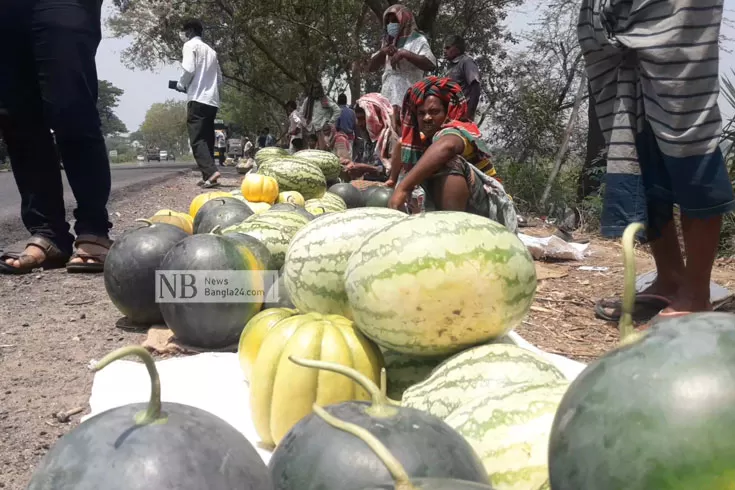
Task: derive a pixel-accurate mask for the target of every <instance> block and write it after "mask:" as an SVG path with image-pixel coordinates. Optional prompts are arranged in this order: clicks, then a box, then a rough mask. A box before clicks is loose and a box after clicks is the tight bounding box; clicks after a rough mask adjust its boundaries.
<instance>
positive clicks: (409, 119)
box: [401, 76, 479, 170]
mask: <svg viewBox="0 0 735 490" xmlns="http://www.w3.org/2000/svg"><path fill="white" fill-rule="evenodd" d="M430 96H434V97H438V98H439V99H441V100H442V101H443V102H444V103H446V104H447V107H448V109H447V120H448V121H447V122H450V121H458V122H461V123H463V124H462V125H463V126H465V125H467V124H471V125H472V126H474V124H473V123H470V122H469V121H468V120H467V99H465V96H464V93H463V92H462V87H460V86H459V84H458V83H457V82H454V81H452V80H451V79H449V78H439V77H434V76H431V77H427V78H424V79H423V80H421V81H419V82H416V83H415V84H414V85H413V87H411V88H410V89H409V90H408V92H406V96H405V97H404V98H403V107H402V108H401V160H402V161H403V164H404V166H405V167H406V170H408V169H410V168H411V167H413V165H415V164H416V162H418V161H419V158H421V155H423V153H424V151H425V150H426V148H427V147H428V146H429V145H430V144H431V141H424V140H423V139H422V138H421V132H420V131H419V124H418V116H417V114H416V112H417V109H418V107H419V106H420V105H422V104H423V103H424V102H425V101H426V98H427V97H430ZM446 124H447V123H445V125H446ZM478 134H479V131H478Z"/></svg>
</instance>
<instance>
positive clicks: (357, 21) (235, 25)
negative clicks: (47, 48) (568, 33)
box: [109, 0, 521, 130]
mask: <svg viewBox="0 0 735 490" xmlns="http://www.w3.org/2000/svg"><path fill="white" fill-rule="evenodd" d="M393 3H396V2H394V1H391V0H335V1H332V2H326V3H325V2H322V1H320V0H285V1H279V2H275V3H273V2H270V3H269V2H260V1H255V0H226V1H220V0H217V1H214V2H204V1H202V0H198V1H183V0H130V1H124V2H123V1H120V0H118V1H117V2H116V4H117V5H118V7H121V8H120V9H119V10H118V12H119V13H117V14H115V15H113V16H112V18H111V19H110V20H109V27H110V28H111V31H112V32H113V34H114V35H115V36H118V37H123V36H130V37H131V38H132V43H131V45H130V47H129V48H128V49H127V50H125V51H124V52H123V61H124V62H125V63H126V64H127V65H128V66H131V67H138V68H143V69H152V68H154V67H155V66H156V65H157V64H158V63H159V62H168V63H170V62H176V61H179V60H180V58H181V41H180V40H179V38H178V31H179V29H180V25H181V22H182V20H183V19H184V18H186V17H198V18H200V19H201V20H202V22H203V23H204V24H205V26H206V32H205V38H206V41H207V42H208V43H210V44H211V45H212V47H213V48H214V49H215V50H216V51H217V53H218V56H219V59H220V63H221V65H222V69H223V73H224V76H225V80H226V83H227V85H228V87H229V89H230V90H228V91H226V92H225V96H224V99H225V101H226V104H225V105H228V104H229V105H230V106H232V105H234V106H237V107H238V114H239V115H238V117H239V118H240V119H241V121H242V124H245V125H247V126H248V127H249V128H250V127H252V128H257V127H261V126H265V125H269V126H271V127H274V126H275V124H273V123H272V121H273V120H278V121H279V122H283V123H285V115H284V109H283V106H284V104H285V102H286V101H288V100H289V99H297V98H298V97H299V95H301V94H303V92H304V89H305V87H306V86H308V85H309V84H310V83H313V82H316V81H320V82H322V81H323V82H326V83H325V85H326V86H325V88H326V89H328V92H329V93H330V94H331V95H332V96H334V95H336V92H337V91H338V90H342V89H344V88H345V87H346V86H349V87H350V92H351V93H352V95H353V98H354V97H356V96H359V95H360V94H361V93H363V92H365V91H375V90H379V88H380V74H379V73H366V72H365V70H364V68H365V66H366V62H367V60H368V59H369V57H370V55H371V54H372V53H373V52H375V50H377V49H378V47H379V45H380V39H381V36H382V15H383V12H384V11H385V9H386V8H387V7H389V6H390V5H391V4H393ZM520 3H521V2H520V0H452V1H449V0H408V1H407V2H406V4H407V5H408V6H409V7H410V8H411V9H412V10H413V12H414V13H415V14H416V17H417V23H418V25H419V28H420V29H422V30H423V31H424V32H425V33H426V34H427V35H428V36H429V37H430V39H431V40H432V45H433V48H434V50H435V54H436V55H437V56H438V57H440V56H441V48H442V42H443V38H444V36H445V35H447V34H450V33H458V34H463V35H464V36H465V37H466V38H467V39H468V41H469V42H470V44H471V45H472V47H473V49H472V51H473V54H474V55H475V56H478V57H479V61H480V62H481V68H482V70H483V75H484V76H485V78H486V80H487V82H486V85H492V86H503V83H502V82H501V80H500V79H501V78H502V77H503V76H504V75H503V74H504V73H505V71H504V70H505V66H504V64H503V63H502V60H503V59H504V58H505V51H504V49H503V44H502V41H505V40H507V39H508V38H509V36H508V32H507V30H506V29H505V27H504V25H503V20H504V19H505V17H506V9H507V8H508V7H510V6H513V5H518V4H520ZM330 89H331V90H330ZM238 98H243V99H246V101H238V100H236V99H238ZM490 98H491V97H490V96H488V99H490ZM229 110H230V109H228V111H229ZM258 118H260V119H258ZM257 120H260V121H262V122H259V123H256V122H255V121H257ZM248 121H250V122H248ZM251 125H254V126H251ZM281 130H282V127H281Z"/></svg>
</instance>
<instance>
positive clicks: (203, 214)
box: [194, 197, 253, 234]
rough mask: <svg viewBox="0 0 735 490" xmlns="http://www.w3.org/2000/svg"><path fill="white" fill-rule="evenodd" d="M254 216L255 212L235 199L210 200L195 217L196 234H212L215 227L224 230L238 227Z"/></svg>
mask: <svg viewBox="0 0 735 490" xmlns="http://www.w3.org/2000/svg"><path fill="white" fill-rule="evenodd" d="M252 215H253V210H252V209H250V206H248V205H247V204H245V203H244V202H242V201H240V200H238V199H235V198H234V197H217V198H215V199H210V200H209V201H207V202H206V203H204V205H203V206H202V207H201V208H200V209H199V211H198V212H197V215H196V216H195V217H194V233H195V234H196V233H210V232H211V231H212V230H213V229H214V228H215V227H217V226H220V227H222V228H223V229H224V228H227V227H228V226H232V225H237V224H240V223H242V222H243V221H245V219H247V218H249V217H250V216H252Z"/></svg>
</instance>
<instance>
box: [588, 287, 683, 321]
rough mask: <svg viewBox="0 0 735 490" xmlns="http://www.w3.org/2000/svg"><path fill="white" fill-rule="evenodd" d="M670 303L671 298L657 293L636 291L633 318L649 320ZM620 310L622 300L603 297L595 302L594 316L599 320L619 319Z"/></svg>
mask: <svg viewBox="0 0 735 490" xmlns="http://www.w3.org/2000/svg"><path fill="white" fill-rule="evenodd" d="M670 304H671V300H669V299H668V298H666V297H664V296H661V295H659V294H652V293H638V294H637V295H636V297H635V306H634V307H633V320H635V321H646V320H650V319H651V318H653V317H655V316H656V315H658V314H659V313H660V312H661V310H663V309H664V308H666V307H667V306H669V305H670ZM605 310H612V311H611V312H610V311H605ZM621 312H622V300H621V299H619V298H603V299H601V300H599V301H597V303H595V316H596V317H597V318H599V319H601V320H605V321H608V322H617V321H620V316H621Z"/></svg>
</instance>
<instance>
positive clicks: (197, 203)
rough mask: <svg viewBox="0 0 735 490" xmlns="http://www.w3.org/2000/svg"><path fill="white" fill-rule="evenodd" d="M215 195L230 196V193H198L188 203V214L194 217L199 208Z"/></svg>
mask: <svg viewBox="0 0 735 490" xmlns="http://www.w3.org/2000/svg"><path fill="white" fill-rule="evenodd" d="M215 197H231V194H230V193H229V192H224V191H212V192H205V193H204V194H199V195H198V196H196V197H195V198H194V199H192V201H191V204H190V205H189V216H191V217H192V219H193V218H196V215H197V212H198V211H199V209H200V208H201V207H202V206H204V204H205V203H206V202H207V201H209V200H210V199H214V198H215Z"/></svg>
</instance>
